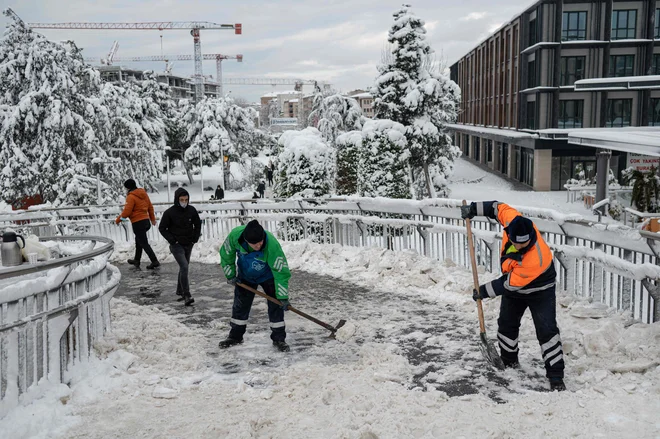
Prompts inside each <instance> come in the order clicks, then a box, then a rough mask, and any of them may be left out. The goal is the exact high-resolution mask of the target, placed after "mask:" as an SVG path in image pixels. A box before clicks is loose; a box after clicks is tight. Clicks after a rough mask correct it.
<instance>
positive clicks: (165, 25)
mask: <svg viewBox="0 0 660 439" xmlns="http://www.w3.org/2000/svg"><path fill="white" fill-rule="evenodd" d="M28 26H29V27H31V28H34V29H77V30H88V29H122V30H158V31H163V30H181V29H186V30H190V35H192V37H193V44H194V48H195V55H194V60H195V101H196V102H198V101H199V100H201V99H202V98H203V97H204V82H203V79H204V78H203V73H202V44H201V37H200V31H201V30H202V29H204V30H230V29H233V30H234V33H235V34H236V35H241V34H242V33H243V26H242V25H241V24H240V23H236V24H218V23H211V22H208V21H152V22H142V23H28Z"/></svg>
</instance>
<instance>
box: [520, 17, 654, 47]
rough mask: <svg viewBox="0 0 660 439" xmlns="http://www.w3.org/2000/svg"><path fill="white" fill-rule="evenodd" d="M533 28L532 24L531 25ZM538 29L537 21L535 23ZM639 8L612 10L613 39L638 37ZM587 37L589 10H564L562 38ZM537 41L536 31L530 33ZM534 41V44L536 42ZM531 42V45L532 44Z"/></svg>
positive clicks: (576, 38)
mask: <svg viewBox="0 0 660 439" xmlns="http://www.w3.org/2000/svg"><path fill="white" fill-rule="evenodd" d="M530 29H531V26H530ZM534 29H535V30H536V23H534ZM636 34H637V10H636V9H625V10H615V11H612V34H611V37H610V38H611V39H612V40H627V39H634V38H636V37H637V36H636ZM654 38H660V9H656V10H655V28H654ZM586 39H587V11H571V12H564V14H563V18H562V25H561V40H562V41H576V40H586ZM532 41H534V43H535V42H536V41H537V35H536V32H534V34H533V35H532V34H531V33H530V43H531V42H532ZM534 43H532V44H534ZM532 44H530V45H532Z"/></svg>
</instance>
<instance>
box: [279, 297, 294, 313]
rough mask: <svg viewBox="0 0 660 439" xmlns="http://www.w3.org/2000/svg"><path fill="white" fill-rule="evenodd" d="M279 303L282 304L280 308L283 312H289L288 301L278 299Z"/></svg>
mask: <svg viewBox="0 0 660 439" xmlns="http://www.w3.org/2000/svg"><path fill="white" fill-rule="evenodd" d="M280 302H281V303H282V305H281V306H282V309H283V310H284V311H288V310H289V306H291V304H290V303H289V299H280Z"/></svg>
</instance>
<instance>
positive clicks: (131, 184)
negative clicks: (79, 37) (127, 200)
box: [124, 178, 137, 190]
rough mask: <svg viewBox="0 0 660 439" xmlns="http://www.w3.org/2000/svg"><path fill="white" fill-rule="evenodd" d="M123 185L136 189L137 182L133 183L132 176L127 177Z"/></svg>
mask: <svg viewBox="0 0 660 439" xmlns="http://www.w3.org/2000/svg"><path fill="white" fill-rule="evenodd" d="M124 187H125V188H126V189H130V190H133V189H137V184H135V180H133V179H132V178H129V179H128V180H126V181H125V182H124Z"/></svg>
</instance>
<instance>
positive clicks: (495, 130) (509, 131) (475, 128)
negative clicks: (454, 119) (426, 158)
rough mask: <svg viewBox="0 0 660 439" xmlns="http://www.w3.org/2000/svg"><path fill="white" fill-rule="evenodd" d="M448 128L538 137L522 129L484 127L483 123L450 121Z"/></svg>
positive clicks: (481, 132)
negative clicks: (472, 123)
mask: <svg viewBox="0 0 660 439" xmlns="http://www.w3.org/2000/svg"><path fill="white" fill-rule="evenodd" d="M446 126H447V128H449V129H450V130H452V131H458V132H461V133H475V134H492V135H498V136H503V137H509V138H511V139H532V138H534V137H536V136H535V135H534V134H531V133H525V132H522V131H516V130H515V129H505V128H497V127H492V128H491V127H484V126H481V125H470V124H462V123H448V124H447V125H446Z"/></svg>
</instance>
